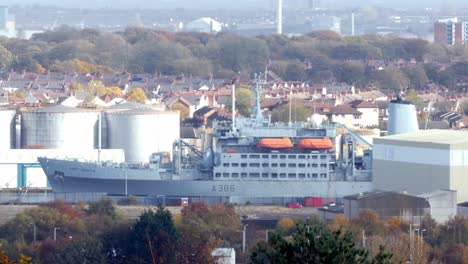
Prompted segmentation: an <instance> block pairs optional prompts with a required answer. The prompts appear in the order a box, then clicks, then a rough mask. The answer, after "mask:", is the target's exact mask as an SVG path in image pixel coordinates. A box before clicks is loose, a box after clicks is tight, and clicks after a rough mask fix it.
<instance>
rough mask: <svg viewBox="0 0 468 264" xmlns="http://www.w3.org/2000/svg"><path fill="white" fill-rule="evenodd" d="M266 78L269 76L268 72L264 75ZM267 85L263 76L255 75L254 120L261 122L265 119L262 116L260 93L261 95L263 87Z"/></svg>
mask: <svg viewBox="0 0 468 264" xmlns="http://www.w3.org/2000/svg"><path fill="white" fill-rule="evenodd" d="M264 75H265V76H264V77H265V78H266V75H267V72H265V74H264ZM264 84H266V82H265V80H264V79H262V75H257V74H255V90H254V103H253V107H252V108H253V111H252V118H253V119H255V120H256V121H260V120H262V118H263V115H262V109H261V107H260V93H261V91H260V90H261V88H262V87H263V85H264Z"/></svg>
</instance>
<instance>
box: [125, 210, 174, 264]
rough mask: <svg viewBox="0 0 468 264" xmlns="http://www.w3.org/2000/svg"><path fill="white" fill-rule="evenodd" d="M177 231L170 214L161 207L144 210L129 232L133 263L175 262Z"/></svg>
mask: <svg viewBox="0 0 468 264" xmlns="http://www.w3.org/2000/svg"><path fill="white" fill-rule="evenodd" d="M177 236H178V235H177V231H176V227H175V225H174V222H173V221H172V215H171V213H170V212H169V211H168V210H167V209H164V208H163V207H158V209H157V210H156V211H152V210H148V211H145V212H144V213H143V214H141V215H140V216H139V217H138V220H137V221H136V223H135V224H134V225H133V230H132V232H131V234H130V240H129V246H130V255H131V256H133V257H134V258H135V262H134V263H152V262H153V263H154V262H157V263H175V261H176V256H177V254H176V250H177Z"/></svg>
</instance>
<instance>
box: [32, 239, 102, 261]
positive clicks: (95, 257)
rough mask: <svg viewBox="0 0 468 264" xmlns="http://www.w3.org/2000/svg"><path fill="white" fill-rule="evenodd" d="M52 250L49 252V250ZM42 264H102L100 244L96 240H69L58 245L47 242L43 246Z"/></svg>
mask: <svg viewBox="0 0 468 264" xmlns="http://www.w3.org/2000/svg"><path fill="white" fill-rule="evenodd" d="M51 248H52V249H53V250H50V249H51ZM42 251H43V256H42V257H41V261H42V263H62V264H75V263H95V264H100V263H102V264H104V263H106V262H105V256H104V254H103V253H102V252H103V251H102V244H101V242H100V241H99V239H97V238H93V237H86V238H71V239H69V240H65V241H62V242H61V243H60V244H59V243H55V241H52V240H48V241H46V242H45V243H44V244H43V250H42Z"/></svg>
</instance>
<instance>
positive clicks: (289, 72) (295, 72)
mask: <svg viewBox="0 0 468 264" xmlns="http://www.w3.org/2000/svg"><path fill="white" fill-rule="evenodd" d="M304 68H305V67H304V64H302V63H298V62H293V63H289V64H288V66H287V67H286V71H285V76H284V77H285V79H286V80H287V81H302V80H304V78H305V69H304Z"/></svg>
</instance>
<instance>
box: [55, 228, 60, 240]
mask: <svg viewBox="0 0 468 264" xmlns="http://www.w3.org/2000/svg"><path fill="white" fill-rule="evenodd" d="M58 229H60V227H54V241H57V230H58Z"/></svg>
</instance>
